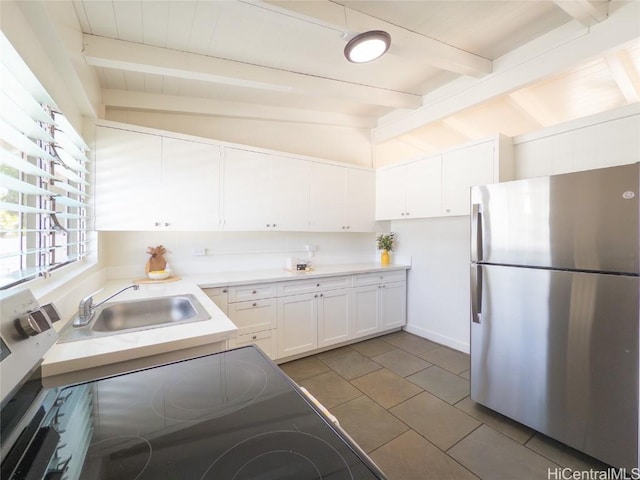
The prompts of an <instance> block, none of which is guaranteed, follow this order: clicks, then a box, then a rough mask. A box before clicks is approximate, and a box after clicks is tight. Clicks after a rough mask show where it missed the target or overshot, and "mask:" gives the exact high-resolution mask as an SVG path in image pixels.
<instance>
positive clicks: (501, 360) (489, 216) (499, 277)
mask: <svg viewBox="0 0 640 480" xmlns="http://www.w3.org/2000/svg"><path fill="white" fill-rule="evenodd" d="M638 165H639V164H638V163H636V164H632V165H624V166H619V167H611V168H602V169H597V170H589V171H584V172H576V173H570V174H562V175H554V176H550V177H541V178H533V179H529V180H518V181H514V182H506V183H500V184H495V185H485V186H479V187H473V188H472V192H471V202H472V215H471V262H472V263H471V398H472V399H473V400H474V401H476V402H478V403H480V404H482V405H485V406H487V407H489V408H491V409H493V410H495V411H497V412H499V413H501V414H503V415H506V416H507V417H510V418H512V419H514V420H517V421H518V422H520V423H523V424H525V425H527V426H529V427H531V428H533V429H535V430H537V431H539V432H542V433H544V434H545V435H548V436H550V437H552V438H555V439H557V440H559V441H561V442H563V443H565V444H567V445H569V446H571V447H573V448H575V449H577V450H580V451H582V452H585V453H587V454H589V455H591V456H593V457H595V458H597V459H600V460H601V461H603V462H605V463H607V464H609V465H611V466H614V467H618V468H627V469H631V468H634V467H638V409H639V403H638V397H639V392H638V390H639V385H638V383H639V381H638V358H639V357H638V336H639V331H638V324H639V322H640V318H639V317H640V315H639V289H640V285H639V271H640V260H639V253H638V251H639V222H638V198H639V196H640V192H639V184H640V173H639V168H638Z"/></svg>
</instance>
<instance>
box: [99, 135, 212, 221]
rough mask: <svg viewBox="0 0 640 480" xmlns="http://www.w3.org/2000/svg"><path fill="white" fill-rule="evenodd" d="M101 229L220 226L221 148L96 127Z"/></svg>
mask: <svg viewBox="0 0 640 480" xmlns="http://www.w3.org/2000/svg"><path fill="white" fill-rule="evenodd" d="M95 155H96V182H95V188H96V195H95V199H96V203H95V205H96V207H95V208H96V230H156V229H166V230H216V229H218V228H220V190H219V181H220V180H219V179H220V166H221V155H220V147H218V146H217V145H211V144H206V143H198V142H192V141H187V140H181V139H175V138H168V137H163V136H160V135H155V134H148V133H141V132H135V131H128V130H122V129H118V128H111V127H103V126H97V127H96V153H95Z"/></svg>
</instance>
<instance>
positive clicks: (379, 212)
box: [376, 136, 513, 220]
mask: <svg viewBox="0 0 640 480" xmlns="http://www.w3.org/2000/svg"><path fill="white" fill-rule="evenodd" d="M512 150H513V149H512V145H511V140H510V139H508V138H506V137H503V136H496V137H494V138H492V139H490V140H485V141H481V142H477V143H474V144H471V145H467V146H464V147H460V148H455V149H451V150H447V151H445V152H443V153H442V154H440V155H435V156H431V157H427V158H424V159H420V160H416V161H413V162H410V163H406V164H403V165H398V166H393V167H387V168H382V169H380V170H378V172H377V176H376V220H397V219H407V218H409V219H410V218H426V217H438V216H449V215H468V214H469V201H470V200H469V191H470V187H471V186H473V185H483V184H487V183H496V182H500V181H505V180H511V179H512V178H513V160H512V159H513V153H512Z"/></svg>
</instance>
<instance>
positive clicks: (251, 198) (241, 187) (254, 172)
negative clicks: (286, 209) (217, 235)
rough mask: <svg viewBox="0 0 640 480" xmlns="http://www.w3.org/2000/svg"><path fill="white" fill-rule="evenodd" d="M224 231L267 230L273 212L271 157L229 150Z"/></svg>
mask: <svg viewBox="0 0 640 480" xmlns="http://www.w3.org/2000/svg"><path fill="white" fill-rule="evenodd" d="M223 208H224V228H225V229H228V230H266V229H267V227H266V224H267V223H269V224H271V223H272V220H269V221H267V219H268V218H269V214H270V212H271V157H270V156H269V155H266V154H263V153H258V152H251V151H247V150H238V149H235V148H227V149H226V158H225V161H224V204H223Z"/></svg>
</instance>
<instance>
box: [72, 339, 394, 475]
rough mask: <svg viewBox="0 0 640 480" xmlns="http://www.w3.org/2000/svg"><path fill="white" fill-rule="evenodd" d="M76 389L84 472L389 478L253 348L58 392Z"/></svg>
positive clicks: (80, 471)
mask: <svg viewBox="0 0 640 480" xmlns="http://www.w3.org/2000/svg"><path fill="white" fill-rule="evenodd" d="M70 394H71V396H75V397H77V398H76V401H75V402H72V404H71V405H72V407H73V410H69V412H68V414H69V415H70V416H71V418H70V419H69V423H70V425H67V426H66V430H67V431H69V430H71V431H72V432H73V438H85V439H86V441H85V442H84V445H83V444H82V443H80V444H79V446H77V447H74V448H75V449H76V450H80V451H74V452H69V455H70V458H75V459H78V456H80V457H81V458H82V459H83V461H82V462H81V463H80V464H78V465H77V467H75V469H76V470H77V472H78V474H79V477H78V478H80V479H91V480H97V479H114V480H128V479H136V480H138V479H139V480H146V479H149V480H163V479H166V480H169V479H171V480H183V479H185V480H191V479H193V480H227V479H228V480H231V479H237V480H244V479H260V480H262V479H265V480H266V479H274V480H275V479H278V480H285V479H291V480H305V479H331V480H338V479H376V478H384V477H383V475H382V474H381V473H380V472H379V471H378V470H377V469H376V467H375V466H373V465H372V464H371V463H370V461H369V460H368V459H367V458H366V457H365V456H363V455H360V454H358V453H356V452H357V448H352V444H350V442H349V440H347V439H346V438H344V437H343V436H342V434H341V433H340V429H339V428H335V426H334V425H333V424H332V423H331V422H330V421H328V420H327V419H326V417H324V416H322V415H320V414H318V412H317V411H316V410H315V409H314V408H312V407H311V405H310V403H309V402H308V401H307V400H306V399H305V397H303V396H302V395H301V393H300V392H299V391H298V390H297V389H296V388H295V387H294V386H293V384H292V383H291V382H290V380H289V379H288V378H287V377H286V376H285V375H284V374H283V373H282V371H281V370H280V369H279V368H278V367H276V366H275V365H274V364H273V363H272V362H271V361H269V360H268V359H267V358H266V357H265V356H264V355H263V354H262V352H261V351H259V350H258V349H256V348H255V347H245V348H239V349H236V350H231V351H228V352H223V353H220V354H215V355H209V356H205V357H200V358H196V359H192V360H187V361H183V362H178V363H173V364H170V365H165V366H161V367H155V368H151V369H147V370H143V371H140V372H134V373H129V374H125V375H120V376H117V377H113V378H108V379H103V380H99V381H94V382H89V383H86V384H82V385H78V386H74V387H67V388H66V389H63V390H62V392H61V393H60V396H61V397H62V398H67V396H69V395H70ZM70 408H71V407H70ZM82 417H87V418H82ZM72 420H73V422H72ZM74 429H75V430H78V429H79V430H78V431H74ZM63 436H64V435H63ZM66 448H68V447H66ZM66 467H67V468H71V467H73V465H66Z"/></svg>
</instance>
